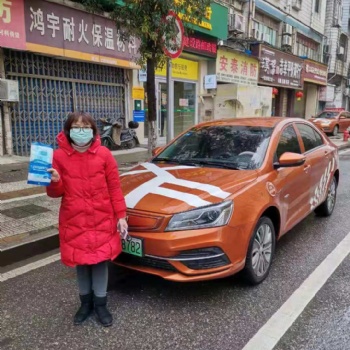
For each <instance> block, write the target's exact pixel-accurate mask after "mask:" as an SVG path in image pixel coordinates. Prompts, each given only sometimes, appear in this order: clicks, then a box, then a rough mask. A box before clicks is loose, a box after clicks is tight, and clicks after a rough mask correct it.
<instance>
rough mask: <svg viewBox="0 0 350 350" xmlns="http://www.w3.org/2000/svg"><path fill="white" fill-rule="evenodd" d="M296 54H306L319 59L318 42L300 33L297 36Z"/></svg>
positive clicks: (313, 58)
mask: <svg viewBox="0 0 350 350" xmlns="http://www.w3.org/2000/svg"><path fill="white" fill-rule="evenodd" d="M296 54H297V56H306V57H308V58H310V59H312V60H315V61H320V44H319V43H317V42H315V41H313V40H310V39H309V38H306V37H304V36H302V35H300V34H298V36H297V52H296Z"/></svg>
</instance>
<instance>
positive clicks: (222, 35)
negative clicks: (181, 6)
mask: <svg viewBox="0 0 350 350" xmlns="http://www.w3.org/2000/svg"><path fill="white" fill-rule="evenodd" d="M103 1H105V0H103ZM175 1H177V0H175ZM178 1H179V0H178ZM116 4H118V5H121V6H124V5H125V4H124V2H123V1H122V0H116ZM179 17H180V18H181V19H182V21H183V22H184V24H185V26H187V27H189V28H191V29H193V30H195V31H196V32H199V33H203V34H206V35H210V36H212V37H214V38H218V39H221V40H225V39H227V20H228V8H227V7H225V6H223V5H220V4H217V3H216V2H212V3H211V4H210V7H208V9H207V13H206V16H205V18H204V19H203V20H202V22H201V23H195V24H193V19H192V18H191V16H186V15H184V14H182V13H180V14H179Z"/></svg>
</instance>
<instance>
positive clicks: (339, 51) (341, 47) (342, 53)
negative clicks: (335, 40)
mask: <svg viewBox="0 0 350 350" xmlns="http://www.w3.org/2000/svg"><path fill="white" fill-rule="evenodd" d="M344 53H345V48H344V46H339V47H338V52H337V54H338V55H344Z"/></svg>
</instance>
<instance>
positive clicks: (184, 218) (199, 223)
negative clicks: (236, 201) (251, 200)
mask: <svg viewBox="0 0 350 350" xmlns="http://www.w3.org/2000/svg"><path fill="white" fill-rule="evenodd" d="M232 212H233V202H232V200H229V201H225V202H221V203H219V204H214V205H209V206H206V207H202V208H198V209H193V210H189V211H185V212H183V213H179V214H175V215H174V216H173V217H172V218H171V219H170V221H169V224H168V226H167V228H166V229H165V231H179V230H195V229H199V228H207V227H218V226H224V225H226V224H227V223H228V221H229V220H230V218H231V215H232Z"/></svg>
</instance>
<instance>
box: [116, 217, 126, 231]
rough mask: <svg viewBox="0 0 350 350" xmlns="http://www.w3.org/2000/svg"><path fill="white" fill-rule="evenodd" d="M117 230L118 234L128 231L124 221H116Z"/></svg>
mask: <svg viewBox="0 0 350 350" xmlns="http://www.w3.org/2000/svg"><path fill="white" fill-rule="evenodd" d="M118 230H119V232H120V233H123V232H125V231H128V223H127V222H126V220H125V219H119V221H118Z"/></svg>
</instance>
